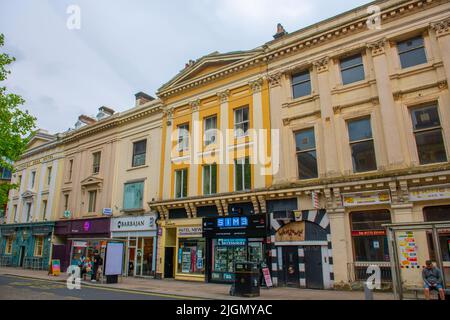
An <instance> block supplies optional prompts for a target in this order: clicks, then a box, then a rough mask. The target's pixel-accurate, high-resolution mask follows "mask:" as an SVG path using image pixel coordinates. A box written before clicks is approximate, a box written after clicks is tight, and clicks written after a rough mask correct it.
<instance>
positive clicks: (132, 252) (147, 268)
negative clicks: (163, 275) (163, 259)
mask: <svg viewBox="0 0 450 320" xmlns="http://www.w3.org/2000/svg"><path fill="white" fill-rule="evenodd" d="M156 230H157V226H156V215H155V214H149V215H141V216H124V217H117V218H113V219H111V237H112V238H114V239H120V240H124V241H125V243H126V253H125V256H126V258H125V265H124V266H125V270H124V275H126V276H134V277H146V276H154V275H155V266H156V255H155V252H156V245H157V239H156V237H157V235H156Z"/></svg>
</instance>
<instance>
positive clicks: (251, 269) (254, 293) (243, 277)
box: [233, 262, 260, 297]
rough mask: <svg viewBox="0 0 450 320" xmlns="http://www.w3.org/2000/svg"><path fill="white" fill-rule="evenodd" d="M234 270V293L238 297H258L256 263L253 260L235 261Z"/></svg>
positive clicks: (258, 287)
mask: <svg viewBox="0 0 450 320" xmlns="http://www.w3.org/2000/svg"><path fill="white" fill-rule="evenodd" d="M234 270H235V272H234V275H235V277H234V288H233V289H234V290H233V293H234V295H235V296H239V297H259V295H260V282H259V281H260V279H259V278H260V272H259V268H258V264H256V263H253V262H236V263H235V265H234Z"/></svg>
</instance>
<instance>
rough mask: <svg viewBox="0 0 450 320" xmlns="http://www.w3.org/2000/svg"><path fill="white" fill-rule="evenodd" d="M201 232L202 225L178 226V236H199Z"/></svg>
mask: <svg viewBox="0 0 450 320" xmlns="http://www.w3.org/2000/svg"><path fill="white" fill-rule="evenodd" d="M202 234H203V229H202V227H201V226H200V227H179V228H178V236H179V237H201V236H202Z"/></svg>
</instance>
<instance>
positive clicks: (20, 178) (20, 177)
mask: <svg viewBox="0 0 450 320" xmlns="http://www.w3.org/2000/svg"><path fill="white" fill-rule="evenodd" d="M17 184H18V185H19V188H20V186H21V185H22V175H21V174H20V175H19V176H18V177H17Z"/></svg>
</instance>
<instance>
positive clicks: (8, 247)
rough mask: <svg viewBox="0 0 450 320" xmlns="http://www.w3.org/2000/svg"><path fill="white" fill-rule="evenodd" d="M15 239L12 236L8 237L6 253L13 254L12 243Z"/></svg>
mask: <svg viewBox="0 0 450 320" xmlns="http://www.w3.org/2000/svg"><path fill="white" fill-rule="evenodd" d="M13 242H14V239H13V237H12V236H9V237H7V238H6V246H5V254H12V245H13Z"/></svg>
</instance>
